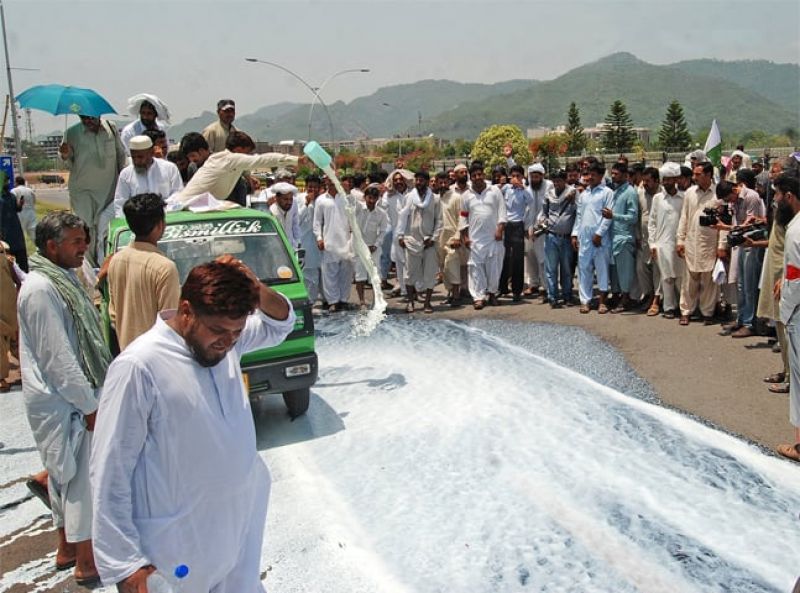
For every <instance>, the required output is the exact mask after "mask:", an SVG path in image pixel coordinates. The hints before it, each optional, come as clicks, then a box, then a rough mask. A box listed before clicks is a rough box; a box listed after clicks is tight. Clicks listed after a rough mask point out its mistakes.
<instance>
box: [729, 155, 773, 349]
mask: <svg viewBox="0 0 800 593" xmlns="http://www.w3.org/2000/svg"><path fill="white" fill-rule="evenodd" d="M736 178H737V180H738V182H737V183H736V184H735V185H734V184H732V183H730V182H727V181H721V182H720V183H719V185H717V197H718V198H720V199H721V200H724V201H726V202H727V203H728V207H729V209H730V211H731V214H732V217H733V227H731V226H728V225H725V224H724V223H718V224H717V228H719V229H720V230H723V231H730V230H732V228H737V227H738V228H739V229H742V228H744V229H749V228H754V225H755V224H757V223H759V222H765V221H766V208H765V206H764V201H763V200H762V199H761V197H760V196H759V195H758V192H756V191H755V175H754V174H753V172H752V171H751V170H749V169H740V170H739V171H738V172H737V174H736ZM726 192H727V193H728V195H727V196H724V197H723V196H722V195H721V194H722V193H726ZM729 249H730V253H731V257H730V262H729V273H728V286H730V285H731V284H733V283H734V282H735V283H736V284H735V285H736V302H737V307H736V309H737V311H736V321H735V322H733V323H731V324H728V325H725V326H723V329H722V332H721V333H722V335H730V336H731V337H733V338H748V337H750V336H753V335H755V332H754V329H753V323H754V321H755V313H756V304H757V303H758V281H759V277H760V275H761V263H762V262H763V260H764V251H763V250H762V249H758V248H754V247H753V246H751V245H747V244H746V243H745V244H743V245H737V246H735V247H733V248H730V247H729ZM727 293H728V294H729V295H730V296H732V294H730V293H732V290H730V289H729V290H728V291H727ZM726 296H727V295H726ZM728 302H730V299H729V301H728Z"/></svg>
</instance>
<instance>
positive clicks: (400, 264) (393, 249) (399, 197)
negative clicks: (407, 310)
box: [378, 169, 414, 296]
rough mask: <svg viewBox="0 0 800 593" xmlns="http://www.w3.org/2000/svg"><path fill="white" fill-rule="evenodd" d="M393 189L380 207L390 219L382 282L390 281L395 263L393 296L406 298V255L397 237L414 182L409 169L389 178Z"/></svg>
mask: <svg viewBox="0 0 800 593" xmlns="http://www.w3.org/2000/svg"><path fill="white" fill-rule="evenodd" d="M388 179H389V181H390V182H391V187H390V188H389V189H388V190H386V193H384V194H383V197H382V198H381V201H380V202H378V207H379V208H382V209H383V210H384V211H386V215H387V216H388V217H389V232H388V233H386V236H384V238H383V255H382V257H381V269H380V272H381V280H383V281H385V282H387V284H388V281H389V268H390V267H391V265H392V262H394V265H395V273H396V274H397V286H396V287H395V288H394V290H392V293H391V294H392V296H401V295H403V296H405V294H406V285H405V282H404V281H403V278H404V276H405V265H406V253H405V250H404V249H403V248H402V247H400V244H399V243H398V242H397V241H395V238H396V237H397V215H398V214H399V213H400V211H401V210H403V209H404V208H405V207H406V202H407V201H408V198H407V192H408V184H409V183H410V182H411V181H413V179H414V176H413V174H412V173H411V171H409V170H407V169H395V170H394V171H392V172H391V174H390V175H389V177H388Z"/></svg>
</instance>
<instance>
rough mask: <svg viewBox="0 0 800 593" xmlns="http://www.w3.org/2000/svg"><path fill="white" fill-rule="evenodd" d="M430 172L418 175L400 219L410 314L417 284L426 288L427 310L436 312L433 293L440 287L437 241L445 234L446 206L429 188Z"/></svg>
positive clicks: (418, 173) (399, 231) (408, 310)
mask: <svg viewBox="0 0 800 593" xmlns="http://www.w3.org/2000/svg"><path fill="white" fill-rule="evenodd" d="M429 182H430V174H429V173H428V172H427V171H418V172H417V173H415V174H414V189H413V190H411V191H410V192H409V194H408V202H407V204H406V207H405V208H404V209H403V211H402V212H400V214H399V216H398V222H397V240H398V243H399V244H400V246H401V247H402V248H404V249H405V251H406V270H405V278H404V281H405V284H406V292H407V293H408V305H407V306H406V312H407V313H413V312H414V301H415V300H416V295H417V287H419V289H420V290H424V291H425V303H424V305H423V310H424V311H425V313H433V306H432V305H431V295H432V294H433V287H434V286H436V273H437V272H438V271H439V257H438V254H437V253H436V242H437V241H438V240H439V235H441V234H442V205H441V203H440V202H439V196H437V195H435V194H434V193H433V191H432V190H431V189H430V187H429Z"/></svg>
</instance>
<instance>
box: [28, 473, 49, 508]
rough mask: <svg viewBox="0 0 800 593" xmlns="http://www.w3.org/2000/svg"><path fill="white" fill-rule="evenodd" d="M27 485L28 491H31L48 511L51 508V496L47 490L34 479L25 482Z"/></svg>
mask: <svg viewBox="0 0 800 593" xmlns="http://www.w3.org/2000/svg"><path fill="white" fill-rule="evenodd" d="M25 485H26V486H27V487H28V490H30V491H31V494H33V495H34V496H35V497H36V498H38V499H39V500H41V501H42V504H43V505H44V506H46V507H47V508H48V509H49V508H50V496H49V494H48V493H47V488H45V487H44V486H42V485H41V484H40V483H39V482H37V481H36V480H34V479H30V480H25Z"/></svg>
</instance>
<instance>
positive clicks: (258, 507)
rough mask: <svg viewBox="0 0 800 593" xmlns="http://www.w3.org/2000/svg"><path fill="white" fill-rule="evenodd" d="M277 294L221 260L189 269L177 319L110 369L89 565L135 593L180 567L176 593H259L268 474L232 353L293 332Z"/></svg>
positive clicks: (95, 465) (97, 450) (96, 453)
mask: <svg viewBox="0 0 800 593" xmlns="http://www.w3.org/2000/svg"><path fill="white" fill-rule="evenodd" d="M294 322H295V315H294V311H293V310H292V305H291V303H290V302H289V300H288V299H286V298H285V297H283V296H281V295H280V294H278V293H277V292H275V291H274V290H273V289H271V288H269V287H268V286H266V285H264V284H262V283H261V282H260V281H259V280H258V278H256V276H255V274H253V272H252V271H251V270H250V269H249V268H247V267H246V266H245V265H244V264H243V263H242V262H240V261H239V260H236V259H234V258H232V257H231V256H229V255H226V256H222V257H220V258H218V259H217V260H216V261H213V262H209V263H206V264H201V265H199V266H196V267H195V268H193V269H192V271H191V272H189V276H188V277H187V279H186V282H184V284H183V288H182V289H181V296H180V303H179V305H178V309H177V310H172V311H162V312H161V313H160V314H159V316H158V318H157V320H156V324H155V326H154V327H153V328H152V329H150V330H149V331H148V332H147V333H145V334H143V335H142V336H141V337H140V338H139V339H137V340H136V341H135V342H134V343H132V344H131V345H130V346H129V347H128V348H126V349H125V350H124V351H123V352H122V354H120V355H119V356H118V357H117V358H116V359H115V360H114V362H113V363H112V365H111V366H110V367H109V371H108V376H107V380H106V384H105V388H104V393H103V398H102V400H101V403H100V410H99V413H98V415H99V416H100V418H101V421H100V422H98V428H97V434H96V435H95V443H94V448H93V451H92V464H91V479H92V497H93V502H94V536H95V556H96V559H97V566H98V570H99V572H100V576H101V577H102V580H103V583H104V584H105V585H113V584H116V585H117V588H118V590H119V591H122V592H125V593H128V592H132V593H141V592H144V591H146V585H145V582H146V580H147V577H148V576H149V575H150V574H151V573H152V572H153V571H155V570H156V569H158V570H159V571H160V572H164V573H167V574H171V573H172V572H173V570H174V569H175V567H177V566H179V565H186V566H188V568H189V573H188V576H187V577H186V578H185V579H183V580H182V585H183V587H184V590H185V591H197V592H200V591H203V592H205V591H230V592H234V591H235V592H237V593H255V592H260V591H263V590H264V589H263V585H262V584H261V579H260V560H261V544H262V540H263V534H264V525H265V521H266V512H267V501H268V499H269V490H270V475H269V471H268V469H267V467H266V466H265V465H264V462H263V461H262V460H261V458H260V457H259V455H258V451H257V450H256V435H255V427H254V425H253V417H252V411H251V409H250V401H249V398H248V395H247V392H246V391H245V386H244V381H243V379H242V370H241V367H240V362H239V361H240V358H241V356H242V355H243V354H245V353H247V352H250V351H253V350H257V349H261V348H267V347H270V346H275V345H276V344H279V343H281V342H282V341H283V340H284V339H285V338H286V336H287V335H288V334H289V333H290V332H291V331H292V328H293V327H294Z"/></svg>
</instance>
